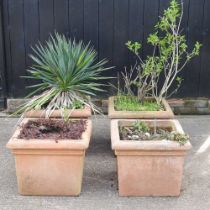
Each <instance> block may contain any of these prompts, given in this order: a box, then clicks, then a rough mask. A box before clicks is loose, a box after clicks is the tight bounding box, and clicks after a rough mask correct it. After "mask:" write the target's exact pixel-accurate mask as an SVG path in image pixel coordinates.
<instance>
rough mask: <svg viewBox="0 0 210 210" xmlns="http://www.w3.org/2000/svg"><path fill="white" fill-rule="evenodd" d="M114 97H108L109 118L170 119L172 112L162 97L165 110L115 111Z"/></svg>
mask: <svg viewBox="0 0 210 210" xmlns="http://www.w3.org/2000/svg"><path fill="white" fill-rule="evenodd" d="M114 99H115V97H114V96H112V97H109V104H108V115H109V118H110V119H172V118H174V113H173V111H172V110H171V108H170V106H169V104H168V103H167V101H166V100H165V99H163V106H164V110H165V111H116V110H115V108H114Z"/></svg>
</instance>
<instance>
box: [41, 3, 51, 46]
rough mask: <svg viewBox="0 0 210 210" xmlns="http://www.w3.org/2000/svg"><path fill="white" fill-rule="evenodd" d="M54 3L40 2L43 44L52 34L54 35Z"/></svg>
mask: <svg viewBox="0 0 210 210" xmlns="http://www.w3.org/2000/svg"><path fill="white" fill-rule="evenodd" d="M53 12H54V1H53V0H40V1H39V23H40V29H39V31H40V40H41V41H42V42H43V41H45V40H47V39H48V38H49V35H50V33H54V14H53Z"/></svg>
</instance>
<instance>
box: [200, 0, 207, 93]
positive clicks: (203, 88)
mask: <svg viewBox="0 0 210 210" xmlns="http://www.w3.org/2000/svg"><path fill="white" fill-rule="evenodd" d="M203 8H204V18H203V30H202V31H203V32H202V36H203V37H202V44H203V46H202V49H201V69H200V87H199V96H204V97H210V83H209V78H210V65H209V59H210V13H209V11H210V1H205V4H204V7H203Z"/></svg>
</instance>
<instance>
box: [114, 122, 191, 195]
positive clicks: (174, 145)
mask: <svg viewBox="0 0 210 210" xmlns="http://www.w3.org/2000/svg"><path fill="white" fill-rule="evenodd" d="M133 121H134V120H112V121H111V141H112V149H113V150H114V151H115V154H116V156H117V169H118V184H119V195H120V196H178V195H179V194H180V189H181V182H182V174H183V164H184V158H185V155H186V152H187V151H188V150H189V149H190V148H191V144H190V142H189V141H188V142H187V143H186V144H185V145H180V144H179V143H178V142H174V141H168V140H160V141H131V140H120V136H119V126H122V125H131V123H132V122H133ZM143 121H144V122H147V123H151V126H152V124H153V123H154V121H152V120H143ZM156 123H157V126H160V127H165V126H166V127H171V128H172V129H173V130H175V131H178V132H180V133H183V130H182V127H181V125H180V124H179V122H178V121H177V120H157V122H156Z"/></svg>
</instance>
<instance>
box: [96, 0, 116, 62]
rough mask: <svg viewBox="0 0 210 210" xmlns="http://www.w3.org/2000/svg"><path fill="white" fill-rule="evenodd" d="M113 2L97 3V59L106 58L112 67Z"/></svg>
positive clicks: (109, 0)
mask: <svg viewBox="0 0 210 210" xmlns="http://www.w3.org/2000/svg"><path fill="white" fill-rule="evenodd" d="M113 4H114V0H108V1H107V0H100V1H99V52H98V53H99V58H100V59H103V58H107V59H108V60H109V65H112V56H113V55H112V53H113V32H114V30H113V26H114V19H113V18H114V14H113V11H114V8H113Z"/></svg>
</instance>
